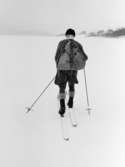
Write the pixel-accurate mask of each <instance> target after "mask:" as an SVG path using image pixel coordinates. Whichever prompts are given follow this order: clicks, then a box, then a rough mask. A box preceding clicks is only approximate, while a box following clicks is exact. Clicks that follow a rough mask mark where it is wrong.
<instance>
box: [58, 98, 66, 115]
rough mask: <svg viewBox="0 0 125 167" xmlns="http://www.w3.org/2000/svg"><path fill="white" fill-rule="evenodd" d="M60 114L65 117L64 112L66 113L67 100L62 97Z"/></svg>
mask: <svg viewBox="0 0 125 167" xmlns="http://www.w3.org/2000/svg"><path fill="white" fill-rule="evenodd" d="M59 114H60V116H61V117H64V114H65V100H64V99H60V109H59Z"/></svg>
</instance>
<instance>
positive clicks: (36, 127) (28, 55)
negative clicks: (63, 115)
mask: <svg viewBox="0 0 125 167" xmlns="http://www.w3.org/2000/svg"><path fill="white" fill-rule="evenodd" d="M60 39H61V38H60V37H55V38H53V37H38V36H36V37H35V36H1V37H0V46H1V47H0V83H1V84H0V106H1V107H0V157H1V158H0V166H1V167H34V166H35V167H58V166H59V167H83V166H85V167H124V165H125V160H124V154H125V112H124V110H125V107H124V99H125V93H124V92H125V87H124V85H125V78H124V71H125V66H124V62H125V57H124V55H125V50H124V48H125V47H124V44H125V39H104V38H83V37H82V36H81V37H80V36H79V37H78V38H77V40H78V41H80V42H81V43H82V44H83V47H84V50H85V52H86V53H87V54H88V57H89V60H88V62H87V65H86V74H87V82H88V90H89V99H90V104H91V107H92V108H93V110H92V113H91V118H90V119H89V117H88V114H87V111H86V110H85V109H86V96H85V84H84V73H83V71H80V72H79V75H78V80H79V85H77V86H76V96H75V109H76V111H77V119H78V122H79V126H78V127H77V128H72V127H71V126H70V124H69V128H70V136H71V138H70V141H69V142H65V141H63V139H62V136H61V129H60V119H59V117H58V114H57V110H58V104H57V99H56V97H57V93H58V87H57V86H55V85H54V84H52V85H51V86H50V88H49V89H48V90H47V92H46V93H45V94H44V95H43V96H42V97H41V99H40V101H39V102H38V103H37V105H36V106H35V107H34V110H33V111H31V112H30V113H29V114H26V113H25V111H26V110H25V107H26V106H30V105H31V104H32V102H33V101H34V100H35V99H36V97H38V95H39V94H40V92H41V91H42V90H43V89H44V88H45V86H46V85H47V84H48V82H49V81H50V80H51V79H52V78H53V77H54V75H55V72H56V68H55V62H54V56H55V50H56V47H57V44H58V42H59V40H60Z"/></svg>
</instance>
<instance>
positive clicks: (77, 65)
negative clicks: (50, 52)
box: [55, 29, 88, 117]
mask: <svg viewBox="0 0 125 167" xmlns="http://www.w3.org/2000/svg"><path fill="white" fill-rule="evenodd" d="M65 36H66V39H64V40H62V41H60V42H59V44H58V47H57V51H56V55H55V61H56V67H57V74H56V77H55V84H56V85H58V86H59V100H60V109H59V114H60V116H62V117H63V116H64V114H65V109H66V107H65V98H66V92H65V89H66V84H67V83H68V85H69V100H68V103H67V105H68V107H69V108H73V100H74V95H75V84H78V80H77V72H78V70H81V69H83V68H84V67H85V62H86V60H87V59H88V57H87V55H86V54H85V52H84V51H83V48H82V45H81V44H80V43H79V42H77V41H76V40H74V38H75V30H73V29H68V30H67V31H66V33H65Z"/></svg>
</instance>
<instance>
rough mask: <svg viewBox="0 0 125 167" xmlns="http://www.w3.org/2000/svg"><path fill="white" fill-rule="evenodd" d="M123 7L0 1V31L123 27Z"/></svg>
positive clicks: (117, 3)
mask: <svg viewBox="0 0 125 167" xmlns="http://www.w3.org/2000/svg"><path fill="white" fill-rule="evenodd" d="M124 8H125V0H0V32H7V31H8V32H18V31H22V32H24V31H25V32H38V33H39V32H49V33H51V32H54V33H61V32H63V31H65V29H66V28H68V27H74V28H75V29H76V30H77V31H81V30H87V31H90V30H96V29H106V28H113V27H114V28H117V27H123V26H125V9H124Z"/></svg>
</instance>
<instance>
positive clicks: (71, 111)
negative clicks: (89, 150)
mask: <svg viewBox="0 0 125 167" xmlns="http://www.w3.org/2000/svg"><path fill="white" fill-rule="evenodd" d="M69 117H70V121H71V124H72V126H73V127H77V125H78V122H77V118H76V114H75V111H74V109H69Z"/></svg>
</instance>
